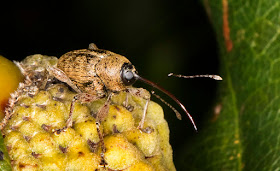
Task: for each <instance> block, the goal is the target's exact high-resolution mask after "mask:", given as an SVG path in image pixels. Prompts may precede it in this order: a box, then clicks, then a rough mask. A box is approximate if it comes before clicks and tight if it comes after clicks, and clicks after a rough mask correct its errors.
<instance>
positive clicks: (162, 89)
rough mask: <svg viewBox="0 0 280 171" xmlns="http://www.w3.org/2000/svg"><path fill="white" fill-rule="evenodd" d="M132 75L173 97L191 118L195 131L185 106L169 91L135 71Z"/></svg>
mask: <svg viewBox="0 0 280 171" xmlns="http://www.w3.org/2000/svg"><path fill="white" fill-rule="evenodd" d="M134 77H135V78H136V79H137V80H140V81H142V82H144V83H146V84H149V85H151V86H153V87H155V88H156V89H158V90H160V91H161V92H163V93H164V94H166V95H167V96H169V97H170V98H171V99H173V100H174V101H175V102H176V103H177V104H178V105H179V106H180V107H181V108H182V109H183V110H184V112H185V113H186V114H187V115H188V117H189V119H190V120H191V122H192V124H193V127H194V129H195V130H196V131H197V127H196V125H195V123H194V120H193V118H192V116H191V114H190V113H189V112H188V111H187V109H186V108H185V106H184V105H183V104H182V103H181V102H180V101H179V100H178V99H177V98H176V97H175V96H174V95H173V94H172V93H170V92H169V91H167V90H165V89H164V88H162V87H161V86H159V85H157V84H156V83H154V82H152V81H150V80H147V79H146V78H143V77H141V76H139V75H137V74H136V73H134Z"/></svg>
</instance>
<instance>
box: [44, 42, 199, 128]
mask: <svg viewBox="0 0 280 171" xmlns="http://www.w3.org/2000/svg"><path fill="white" fill-rule="evenodd" d="M48 71H49V72H50V73H51V75H53V76H54V77H55V78H57V79H58V80H60V81H62V82H65V83H67V84H68V85H69V86H70V87H71V88H72V89H74V90H75V91H76V92H77V95H76V96H75V97H74V98H73V100H72V103H71V107H70V113H69V118H68V120H67V122H66V126H65V127H64V128H62V129H58V130H56V132H57V133H59V132H61V131H64V130H66V129H67V128H69V127H71V126H72V113H73V110H74V103H75V102H76V101H80V102H82V103H87V102H91V101H95V100H98V99H102V98H107V100H106V102H105V104H104V106H103V107H102V108H101V109H100V110H99V112H98V114H97V118H96V124H97V126H98V127H99V125H100V123H101V122H102V121H103V120H104V118H105V117H106V115H107V113H108V109H109V105H110V100H111V97H112V96H113V94H114V93H118V92H121V91H125V92H127V93H129V94H131V95H135V96H138V97H141V98H143V99H145V100H146V104H145V107H144V110H143V116H142V119H141V121H140V122H139V125H138V129H140V130H142V129H143V125H144V121H145V115H146V112H147V107H148V103H149V101H150V98H151V95H150V93H149V92H148V91H147V90H145V89H143V88H134V87H132V84H133V83H134V82H135V81H136V80H140V81H143V82H145V83H147V84H149V85H151V86H153V87H155V88H157V89H159V90H160V91H162V92H163V93H165V94H167V95H168V96H170V97H171V98H172V99H173V100H174V101H175V102H176V103H178V104H179V105H180V107H181V108H182V109H183V110H184V111H185V113H186V114H187V115H188V116H189V118H190V120H191V122H192V124H193V126H194V128H195V130H196V129H197V128H196V125H195V123H194V121H193V119H192V117H191V115H190V114H189V113H188V111H187V110H186V108H185V107H184V105H183V104H182V103H181V102H180V101H179V100H178V99H177V98H176V97H175V96H174V95H173V94H171V93H170V92H168V91H167V90H165V89H164V88H162V87H160V86H158V85H157V84H155V83H154V82H152V81H149V80H147V79H145V78H143V77H141V76H139V75H138V73H137V71H136V69H135V67H134V65H132V63H131V62H130V61H129V60H128V59H127V58H126V57H124V56H122V55H119V54H116V53H113V52H111V51H108V50H103V49H99V48H97V46H96V45H95V44H93V43H91V44H90V45H89V48H88V49H81V50H74V51H70V52H68V53H66V54H64V55H62V56H61V57H60V58H59V60H58V62H57V66H56V67H48ZM156 97H158V96H156ZM165 103H166V104H167V102H165ZM124 105H127V104H126V103H124ZM168 106H171V105H169V104H168ZM171 108H172V107H171ZM172 109H173V110H174V108H172ZM174 111H175V112H176V115H177V117H178V118H179V119H181V116H180V114H179V112H177V111H176V110H174Z"/></svg>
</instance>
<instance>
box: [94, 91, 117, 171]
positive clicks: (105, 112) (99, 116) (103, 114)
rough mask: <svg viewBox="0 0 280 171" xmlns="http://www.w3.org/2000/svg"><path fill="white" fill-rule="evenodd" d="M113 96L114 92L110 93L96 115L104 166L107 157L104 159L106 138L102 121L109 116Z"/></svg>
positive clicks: (101, 163)
mask: <svg viewBox="0 0 280 171" xmlns="http://www.w3.org/2000/svg"><path fill="white" fill-rule="evenodd" d="M112 96H113V93H110V94H109V96H108V98H107V100H106V102H105V104H104V105H103V106H102V108H101V109H100V110H99V111H98V113H97V116H96V122H95V124H96V129H97V133H98V136H99V140H100V141H99V142H100V143H101V154H100V156H101V162H100V165H102V166H104V167H105V165H107V163H106V161H105V159H104V154H105V152H106V148H105V144H104V139H103V133H102V132H101V130H100V125H101V122H102V121H104V119H105V118H106V117H107V115H108V112H109V107H110V103H111V98H112Z"/></svg>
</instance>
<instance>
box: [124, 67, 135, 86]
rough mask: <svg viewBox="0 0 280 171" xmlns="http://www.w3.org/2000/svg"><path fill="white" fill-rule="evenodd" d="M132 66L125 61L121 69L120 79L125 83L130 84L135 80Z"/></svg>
mask: <svg viewBox="0 0 280 171" xmlns="http://www.w3.org/2000/svg"><path fill="white" fill-rule="evenodd" d="M132 69H133V66H132V65H131V64H128V63H125V64H124V65H123V66H122V70H121V79H122V81H123V83H124V84H125V85H132V84H133V83H134V82H135V81H136V77H135V74H134V71H132Z"/></svg>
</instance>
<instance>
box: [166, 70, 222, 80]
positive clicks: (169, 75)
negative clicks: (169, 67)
mask: <svg viewBox="0 0 280 171" xmlns="http://www.w3.org/2000/svg"><path fill="white" fill-rule="evenodd" d="M171 76H174V77H179V78H201V77H205V78H212V79H214V80H223V78H222V77H221V76H219V75H209V74H206V75H190V76H185V75H181V74H173V73H172V72H171V73H169V74H168V77H171Z"/></svg>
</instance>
